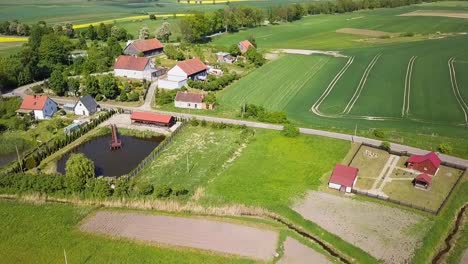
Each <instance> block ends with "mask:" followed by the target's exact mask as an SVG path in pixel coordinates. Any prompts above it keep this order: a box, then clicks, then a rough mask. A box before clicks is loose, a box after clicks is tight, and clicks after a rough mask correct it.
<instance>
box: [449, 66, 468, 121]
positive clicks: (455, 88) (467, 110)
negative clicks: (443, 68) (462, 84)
mask: <svg viewBox="0 0 468 264" xmlns="http://www.w3.org/2000/svg"><path fill="white" fill-rule="evenodd" d="M454 62H455V57H452V58H450V59H449V60H448V67H449V72H450V82H451V84H452V90H453V94H454V95H455V98H456V99H457V101H458V104H459V105H460V107H461V109H462V111H463V114H464V115H465V124H468V104H467V103H466V102H465V100H463V96H462V95H461V93H460V89H459V87H458V82H457V76H456V72H455V65H454Z"/></svg>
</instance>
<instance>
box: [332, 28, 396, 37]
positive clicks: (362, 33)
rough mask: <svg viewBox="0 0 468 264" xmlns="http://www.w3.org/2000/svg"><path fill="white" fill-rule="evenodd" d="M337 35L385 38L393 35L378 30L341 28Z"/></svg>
mask: <svg viewBox="0 0 468 264" xmlns="http://www.w3.org/2000/svg"><path fill="white" fill-rule="evenodd" d="M336 33H343V34H351V35H359V36H368V37H383V36H390V35H392V33H389V32H385V31H378V30H370V29H360V28H340V29H338V30H336Z"/></svg>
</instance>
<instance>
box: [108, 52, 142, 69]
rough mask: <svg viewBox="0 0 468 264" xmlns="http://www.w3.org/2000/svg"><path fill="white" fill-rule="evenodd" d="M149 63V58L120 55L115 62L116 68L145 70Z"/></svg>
mask: <svg viewBox="0 0 468 264" xmlns="http://www.w3.org/2000/svg"><path fill="white" fill-rule="evenodd" d="M148 63H149V58H145V57H135V56H125V55H120V56H119V57H118V58H117V60H116V61H115V64H114V69H125V70H134V71H143V70H144V69H145V67H146V65H147V64H148Z"/></svg>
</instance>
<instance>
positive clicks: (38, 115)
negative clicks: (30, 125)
mask: <svg viewBox="0 0 468 264" xmlns="http://www.w3.org/2000/svg"><path fill="white" fill-rule="evenodd" d="M55 112H57V104H56V103H55V102H54V101H52V100H51V99H49V98H48V99H47V101H46V103H45V105H44V108H43V109H42V110H34V118H35V119H37V120H42V119H47V118H51V117H52V116H53V115H54V114H55Z"/></svg>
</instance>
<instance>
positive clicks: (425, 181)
mask: <svg viewBox="0 0 468 264" xmlns="http://www.w3.org/2000/svg"><path fill="white" fill-rule="evenodd" d="M431 181H432V178H431V176H429V175H427V174H426V173H422V174H419V175H418V176H417V177H416V178H414V180H413V184H414V187H419V188H424V189H427V188H429V185H431Z"/></svg>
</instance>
